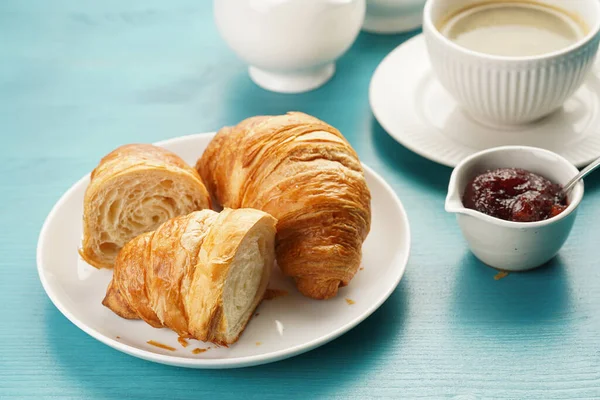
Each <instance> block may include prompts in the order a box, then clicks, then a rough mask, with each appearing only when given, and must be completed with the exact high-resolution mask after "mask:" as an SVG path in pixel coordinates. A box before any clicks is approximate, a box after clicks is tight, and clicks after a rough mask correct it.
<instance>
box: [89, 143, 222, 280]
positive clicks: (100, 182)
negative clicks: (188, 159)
mask: <svg viewBox="0 0 600 400" xmlns="http://www.w3.org/2000/svg"><path fill="white" fill-rule="evenodd" d="M203 208H210V197H209V195H208V192H207V190H206V187H205V186H204V184H203V183H202V181H201V179H200V176H199V175H198V173H197V172H196V170H194V169H193V168H192V167H190V166H189V165H187V164H186V163H185V162H184V161H183V160H182V159H181V158H179V156H177V155H175V154H173V153H171V152H170V151H167V150H165V149H162V148H160V147H156V146H152V145H149V144H130V145H125V146H121V147H119V148H117V149H115V150H114V151H112V152H111V153H109V154H108V155H106V156H105V157H104V158H103V159H102V160H101V161H100V163H99V164H98V166H97V167H96V168H95V169H94V171H92V175H91V180H90V184H89V186H88V188H87V190H86V192H85V197H84V210H83V243H82V247H81V249H80V251H79V253H80V254H81V256H82V258H83V259H84V260H85V261H87V262H88V263H89V264H91V265H93V266H95V267H97V268H110V267H112V265H113V263H114V261H115V258H116V257H117V254H118V252H119V250H120V249H121V248H122V247H123V246H124V245H125V243H127V242H128V241H129V240H131V239H133V238H134V237H136V236H138V235H140V234H142V233H144V232H148V231H151V230H154V229H156V228H157V227H158V226H159V225H160V224H162V223H163V222H165V221H166V220H168V219H169V218H173V217H176V216H178V215H185V214H188V213H190V212H192V211H196V210H200V209H203Z"/></svg>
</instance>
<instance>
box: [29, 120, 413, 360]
mask: <svg viewBox="0 0 600 400" xmlns="http://www.w3.org/2000/svg"><path fill="white" fill-rule="evenodd" d="M214 134H215V132H207V133H197V134H192V135H186V136H179V137H175V138H171V139H167V140H162V141H159V142H156V143H154V144H155V145H157V146H165V145H170V144H173V143H177V142H179V141H185V140H194V139H195V138H200V137H212V136H214ZM362 165H363V167H364V168H365V169H366V170H367V171H368V173H370V174H371V176H372V177H373V178H374V179H375V180H377V181H378V183H379V184H381V185H382V187H383V188H384V189H385V190H386V191H387V192H388V193H389V194H390V195H391V196H392V198H393V199H394V202H395V203H396V206H397V207H398V211H399V212H400V215H401V217H402V218H403V221H404V229H405V230H406V236H405V237H404V240H403V243H402V244H401V245H402V247H404V248H405V249H406V251H405V252H404V255H403V257H402V258H401V259H400V260H399V262H398V265H400V266H401V267H400V270H399V273H398V275H397V278H396V281H395V282H394V283H393V284H392V285H391V286H390V287H389V288H388V290H387V291H386V292H385V293H384V294H383V296H381V297H380V298H379V299H378V300H377V301H376V302H374V303H373V305H372V306H371V307H369V308H368V309H367V310H366V311H365V312H364V313H362V314H360V315H358V316H357V317H356V318H354V319H352V320H350V321H349V322H348V323H346V324H345V325H343V326H341V327H340V328H338V329H336V330H334V331H332V332H330V333H329V334H327V335H325V336H322V337H320V338H317V339H313V340H312V341H310V342H307V343H303V344H299V345H296V346H294V347H290V348H287V349H281V350H277V351H273V352H270V353H265V354H257V355H252V356H245V357H238V358H228V359H194V358H184V357H177V356H170V355H164V354H159V353H153V352H151V351H148V350H142V349H138V348H135V347H133V346H129V345H127V344H125V343H122V342H119V341H117V340H115V339H112V338H109V337H107V336H105V335H104V334H102V333H100V332H98V331H97V330H95V329H93V328H90V327H89V326H87V325H86V324H85V323H84V322H82V321H81V320H79V319H77V318H76V317H75V316H74V315H73V314H72V313H71V312H70V311H69V309H68V308H67V307H65V306H64V305H63V304H62V303H61V301H60V300H59V299H58V297H57V295H56V293H55V292H54V291H53V289H52V285H51V284H50V283H49V282H48V279H47V276H46V275H45V270H47V269H45V268H44V263H43V256H42V255H43V253H44V248H45V247H46V241H47V237H48V234H47V231H48V229H49V226H50V222H51V221H52V220H53V219H54V216H55V214H56V213H57V212H58V210H59V209H60V207H61V206H62V204H63V203H64V202H65V201H67V199H68V198H69V197H70V196H71V193H72V192H73V191H75V190H76V189H77V188H78V186H79V185H80V184H82V182H84V181H85V180H87V179H89V176H90V174H89V173H88V174H86V175H85V176H83V177H82V178H80V179H79V180H77V181H76V182H75V183H74V184H73V185H71V187H70V188H69V189H68V190H67V191H66V192H65V193H63V194H62V196H61V197H60V198H59V200H58V201H57V202H56V203H55V204H54V206H53V207H52V209H51V211H50V213H48V215H47V216H46V218H45V220H44V224H43V226H42V229H41V230H40V234H39V237H38V242H37V249H36V262H37V272H38V276H39V278H40V281H41V283H42V287H43V288H44V291H45V292H46V294H47V296H48V297H49V298H50V301H51V302H52V303H53V304H54V306H55V307H56V308H57V309H58V310H59V311H60V312H61V313H62V314H63V315H64V316H65V317H66V318H67V319H68V320H69V321H71V322H72V323H73V324H74V325H75V326H77V327H78V328H79V329H81V330H82V331H84V332H85V333H87V334H88V335H90V336H91V337H93V338H94V339H96V340H98V341H100V342H102V343H104V344H106V345H108V346H110V347H112V348H114V349H116V350H119V351H121V352H123V353H126V354H129V355H131V356H134V357H138V358H141V359H144V360H147V361H152V362H157V363H160V364H166V365H172V366H178V367H185V368H202V369H225V368H242V367H250V366H255V365H261V364H267V363H271V362H275V361H279V360H283V359H286V358H290V357H294V356H296V355H299V354H302V353H305V352H308V351H310V350H313V349H315V348H317V347H319V346H322V345H324V344H326V343H328V342H330V341H332V340H334V339H336V338H338V337H339V336H341V335H343V334H344V333H346V332H348V331H350V330H351V329H353V328H354V327H356V326H357V325H358V324H360V323H361V322H363V321H364V320H365V319H366V318H368V317H369V316H370V315H371V314H373V313H374V312H375V311H376V310H377V309H378V308H379V307H380V306H381V305H382V304H383V303H384V302H385V301H386V300H387V299H388V298H389V297H390V296H391V294H392V293H393V292H394V291H395V290H396V288H397V287H398V284H399V283H400V281H401V280H402V277H403V276H404V273H405V271H406V266H407V264H408V260H409V257H410V250H411V233H410V223H409V220H408V215H407V213H406V210H405V209H404V205H403V204H402V202H401V201H400V199H399V198H398V196H397V195H396V192H394V190H393V189H392V188H391V186H390V185H389V184H388V183H387V182H386V181H385V180H384V179H383V178H382V177H381V176H380V175H379V174H377V173H376V172H375V171H374V170H373V169H371V168H370V167H369V166H367V165H365V164H364V163H363V164H362Z"/></svg>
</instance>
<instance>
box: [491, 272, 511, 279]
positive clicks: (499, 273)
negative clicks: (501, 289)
mask: <svg viewBox="0 0 600 400" xmlns="http://www.w3.org/2000/svg"><path fill="white" fill-rule="evenodd" d="M507 276H508V272H507V271H500V272H498V273H497V274H496V275H494V280H496V281H499V280H500V279H503V278H506V277H507Z"/></svg>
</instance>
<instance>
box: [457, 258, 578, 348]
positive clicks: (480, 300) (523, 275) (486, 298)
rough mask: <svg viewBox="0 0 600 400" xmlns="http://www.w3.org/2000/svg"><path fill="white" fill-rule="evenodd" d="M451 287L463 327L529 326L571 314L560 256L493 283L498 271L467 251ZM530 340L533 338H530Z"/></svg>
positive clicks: (551, 321) (567, 284)
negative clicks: (540, 265)
mask: <svg viewBox="0 0 600 400" xmlns="http://www.w3.org/2000/svg"><path fill="white" fill-rule="evenodd" d="M458 267H459V268H460V270H459V272H458V276H457V279H456V287H455V288H454V290H453V292H454V293H455V294H454V305H453V307H454V311H455V312H456V313H457V316H458V318H460V319H461V320H462V321H461V322H462V323H463V324H471V323H472V324H477V325H478V326H485V325H489V326H490V327H491V328H492V329H493V328H498V327H500V326H506V325H518V326H531V325H543V324H551V323H555V322H556V321H558V320H560V319H562V318H564V317H565V316H566V315H568V314H569V312H570V307H571V298H570V291H569V280H568V277H567V274H566V273H565V268H564V265H563V262H562V260H561V258H560V256H557V257H555V258H554V259H552V260H551V261H549V262H548V263H546V264H545V265H544V266H542V267H540V268H537V269H535V270H531V271H525V272H512V273H510V274H509V275H508V276H506V277H505V278H502V279H499V280H495V279H494V276H495V275H496V274H497V273H498V272H499V271H497V270H495V269H493V268H490V267H487V266H485V265H484V264H483V263H481V262H480V261H479V260H478V259H477V258H475V256H474V255H473V254H472V253H471V252H469V253H468V254H466V255H465V256H464V258H463V259H462V262H461V263H460V265H459V266H458ZM532 339H533V338H532Z"/></svg>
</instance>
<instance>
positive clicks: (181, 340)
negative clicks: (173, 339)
mask: <svg viewBox="0 0 600 400" xmlns="http://www.w3.org/2000/svg"><path fill="white" fill-rule="evenodd" d="M177 341H178V342H179V344H180V345H181V346H182V347H183V348H186V347H188V346H189V345H190V344H189V343H188V341H187V340H185V338H182V337H181V336H179V337H178V338H177Z"/></svg>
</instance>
